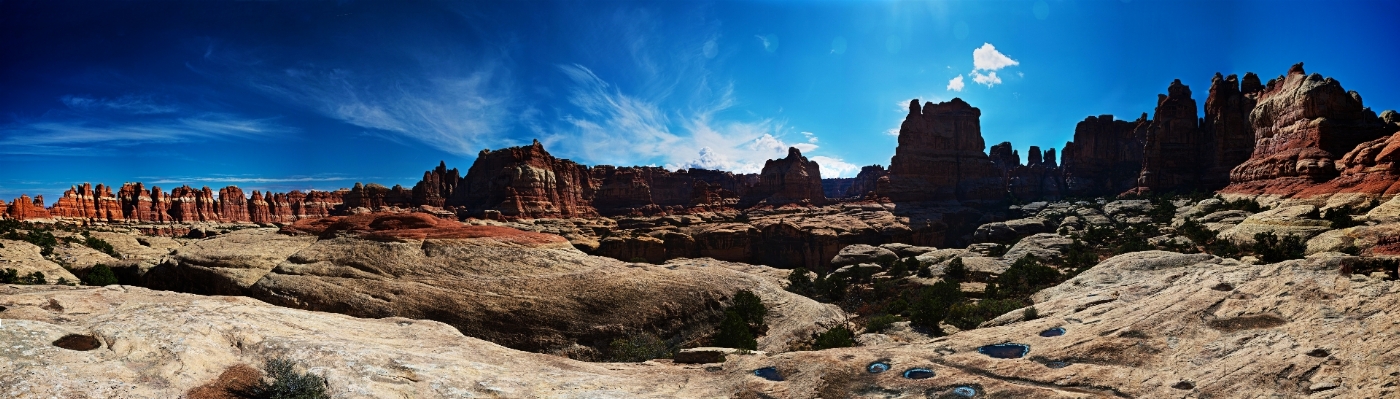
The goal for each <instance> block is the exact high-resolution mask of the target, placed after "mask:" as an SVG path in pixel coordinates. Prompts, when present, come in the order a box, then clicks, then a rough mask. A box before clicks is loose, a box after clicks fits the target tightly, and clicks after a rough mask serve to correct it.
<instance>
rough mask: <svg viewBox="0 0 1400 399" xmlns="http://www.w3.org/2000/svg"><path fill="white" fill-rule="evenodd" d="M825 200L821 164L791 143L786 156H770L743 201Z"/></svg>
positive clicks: (748, 203)
mask: <svg viewBox="0 0 1400 399" xmlns="http://www.w3.org/2000/svg"><path fill="white" fill-rule="evenodd" d="M825 203H826V195H825V194H824V193H822V174H821V168H820V166H818V165H817V163H816V162H815V161H809V160H807V157H804V156H802V151H799V150H798V149H797V148H796V147H790V148H788V155H787V157H786V158H783V159H770V160H768V161H767V162H765V163H764V164H763V171H762V172H760V173H759V174H758V184H757V185H755V186H754V187H753V188H751V189H749V192H748V195H746V196H745V197H744V199H743V202H742V203H741V205H742V206H745V207H749V206H754V205H770V206H779V205H786V204H799V205H822V204H825Z"/></svg>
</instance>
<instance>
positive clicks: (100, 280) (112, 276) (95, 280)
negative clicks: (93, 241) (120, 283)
mask: <svg viewBox="0 0 1400 399" xmlns="http://www.w3.org/2000/svg"><path fill="white" fill-rule="evenodd" d="M83 284H87V285H92V286H98V287H102V286H108V285H112V284H117V274H116V273H113V272H112V268H110V267H107V265H104V264H101V263H99V264H97V265H95V266H93V267H92V269H89V270H88V272H87V274H86V275H84V276H83Z"/></svg>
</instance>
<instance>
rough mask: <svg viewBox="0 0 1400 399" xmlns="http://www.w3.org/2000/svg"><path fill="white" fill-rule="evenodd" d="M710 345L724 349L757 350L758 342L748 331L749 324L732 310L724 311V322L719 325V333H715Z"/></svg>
mask: <svg viewBox="0 0 1400 399" xmlns="http://www.w3.org/2000/svg"><path fill="white" fill-rule="evenodd" d="M712 343H713V344H714V345H715V346H720V347H725V348H738V349H749V350H754V349H758V340H755V339H754V337H753V333H752V332H750V331H749V323H747V322H745V321H744V317H743V316H740V315H739V313H738V312H735V311H733V310H726V311H724V321H721V322H720V323H719V332H718V333H715V336H714V339H713V342H712Z"/></svg>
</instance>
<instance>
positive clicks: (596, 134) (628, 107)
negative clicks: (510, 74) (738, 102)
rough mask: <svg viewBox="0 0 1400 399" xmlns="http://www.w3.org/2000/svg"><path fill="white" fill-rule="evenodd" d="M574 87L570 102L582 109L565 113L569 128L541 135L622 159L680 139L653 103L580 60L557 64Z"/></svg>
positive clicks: (604, 158) (596, 156) (599, 157)
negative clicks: (619, 86) (611, 82)
mask: <svg viewBox="0 0 1400 399" xmlns="http://www.w3.org/2000/svg"><path fill="white" fill-rule="evenodd" d="M559 70H560V71H562V72H563V73H564V74H565V75H566V76H568V77H569V79H570V80H572V81H573V84H574V87H573V89H572V90H571V91H570V93H569V97H568V99H569V103H570V104H573V105H574V106H575V107H578V109H579V110H580V111H582V115H572V114H569V115H564V116H563V119H564V121H565V122H566V123H567V124H568V125H570V126H569V127H570V129H568V130H567V131H565V132H559V133H556V134H553V135H550V136H548V137H545V138H544V140H542V141H543V142H544V143H545V144H546V145H550V146H553V145H555V144H558V145H560V146H564V147H573V148H569V150H570V151H571V152H581V153H585V154H590V157H591V158H592V159H591V160H592V161H595V162H604V163H611V164H627V163H629V162H635V161H636V160H637V159H646V158H652V157H654V156H656V155H657V154H662V153H665V152H668V151H670V149H671V148H673V147H675V146H676V145H677V144H679V143H680V141H681V139H680V138H679V137H678V136H677V135H675V134H673V133H671V131H670V128H669V118H667V115H666V113H665V112H663V111H661V109H660V107H659V106H657V105H656V104H654V103H652V102H649V101H645V100H642V99H639V98H636V97H633V96H629V95H626V94H623V93H622V92H621V91H620V90H618V89H617V88H614V87H612V86H611V85H609V84H608V83H607V82H606V81H604V80H603V79H602V78H599V77H598V75H596V74H594V73H593V71H592V70H589V69H588V68H587V67H584V66H582V65H577V64H575V65H560V66H559Z"/></svg>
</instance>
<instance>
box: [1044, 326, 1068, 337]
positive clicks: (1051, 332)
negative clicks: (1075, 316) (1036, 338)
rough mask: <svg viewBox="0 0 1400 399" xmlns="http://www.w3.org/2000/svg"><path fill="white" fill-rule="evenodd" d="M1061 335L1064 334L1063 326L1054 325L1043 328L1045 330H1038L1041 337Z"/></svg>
mask: <svg viewBox="0 0 1400 399" xmlns="http://www.w3.org/2000/svg"><path fill="white" fill-rule="evenodd" d="M1061 335H1065V328H1064V327H1055V328H1052V329H1049V330H1045V331H1041V332H1040V336H1042V337H1058V336H1061Z"/></svg>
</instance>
